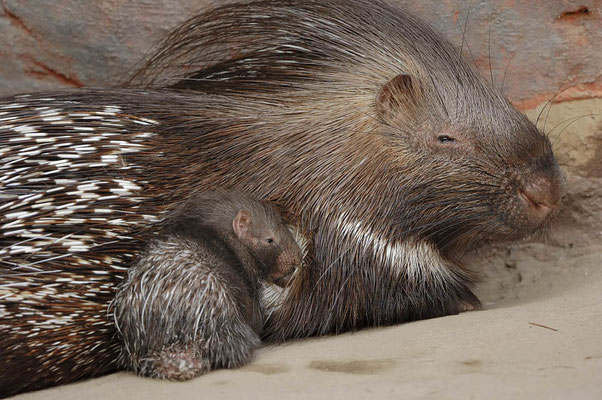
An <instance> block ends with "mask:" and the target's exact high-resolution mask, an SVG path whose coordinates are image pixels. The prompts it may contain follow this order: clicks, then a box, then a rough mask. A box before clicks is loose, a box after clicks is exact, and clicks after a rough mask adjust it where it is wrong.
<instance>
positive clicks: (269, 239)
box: [265, 238, 274, 243]
mask: <svg viewBox="0 0 602 400" xmlns="http://www.w3.org/2000/svg"><path fill="white" fill-rule="evenodd" d="M265 241H266V242H268V243H274V239H272V238H268V239H266V240H265Z"/></svg>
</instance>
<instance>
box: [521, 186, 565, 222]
mask: <svg viewBox="0 0 602 400" xmlns="http://www.w3.org/2000/svg"><path fill="white" fill-rule="evenodd" d="M560 186H561V185H560V184H559V183H558V182H557V181H556V180H554V179H550V178H547V177H538V178H534V179H532V180H531V181H529V182H527V183H526V184H525V185H524V186H523V188H522V189H519V197H520V199H521V200H522V201H523V204H524V206H525V208H526V210H527V213H528V214H529V215H530V216H531V217H532V218H533V219H534V220H537V221H543V220H544V219H545V218H546V217H547V216H548V215H549V214H550V213H551V212H552V210H554V208H556V206H558V203H559V202H560V198H561V197H562V193H561V192H562V190H561V188H560Z"/></svg>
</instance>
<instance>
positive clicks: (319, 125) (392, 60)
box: [0, 0, 563, 392]
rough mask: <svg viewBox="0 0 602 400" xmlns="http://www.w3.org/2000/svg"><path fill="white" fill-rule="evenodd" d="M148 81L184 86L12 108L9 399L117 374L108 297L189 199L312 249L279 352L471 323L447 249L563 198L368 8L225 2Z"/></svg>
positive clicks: (293, 290)
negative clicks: (347, 335) (230, 208)
mask: <svg viewBox="0 0 602 400" xmlns="http://www.w3.org/2000/svg"><path fill="white" fill-rule="evenodd" d="M225 27H227V28H228V29H224V28H225ZM212 38H215V39H212ZM222 44H225V46H226V47H227V50H229V52H230V54H231V56H229V58H228V57H226V58H222V59H221V61H219V59H218V61H216V62H215V64H211V65H206V67H207V68H206V69H199V70H192V71H191V70H190V69H188V70H185V73H184V75H180V74H178V73H176V72H174V69H173V68H171V67H172V66H177V65H182V63H185V64H186V63H188V64H190V65H196V64H197V61H198V60H201V59H215V57H217V54H214V53H213V52H214V51H217V50H222V49H223V46H222ZM216 49H217V50H216ZM145 71H149V73H151V75H148V74H145V73H141V74H140V75H138V76H137V79H138V80H137V81H138V82H142V81H144V82H151V83H155V84H157V85H165V84H166V83H167V84H169V85H171V86H173V88H174V89H189V90H190V89H192V90H193V91H192V92H190V91H188V92H186V94H170V93H168V92H164V93H155V92H149V93H143V92H136V91H126V92H111V91H107V90H101V91H92V92H70V93H62V94H53V95H41V96H34V97H29V98H28V97H21V98H13V99H5V100H4V101H3V104H4V108H3V109H2V110H1V111H0V112H2V113H3V115H0V118H1V119H4V121H3V124H4V126H3V127H2V128H0V129H2V132H1V134H0V137H1V138H2V139H1V140H2V141H3V147H2V149H3V155H2V157H3V160H2V161H3V165H2V170H1V171H2V173H3V177H2V185H3V191H2V205H0V207H1V211H2V212H3V213H4V215H3V216H2V221H1V223H2V225H0V229H2V239H1V240H2V244H3V247H2V250H3V252H4V253H3V254H2V256H3V258H2V268H3V270H4V271H3V274H2V275H3V276H2V279H3V286H2V290H3V293H2V300H1V302H2V303H1V304H2V307H3V308H2V309H1V310H2V313H3V315H4V317H3V323H2V327H1V328H0V329H2V331H1V332H0V334H1V335H2V337H3V340H4V341H5V342H6V343H8V344H9V346H3V347H2V348H1V349H0V352H3V353H2V354H0V357H2V359H4V360H7V364H6V365H7V367H6V368H4V369H3V370H2V371H1V372H0V381H1V382H2V383H4V382H10V383H11V384H12V385H13V386H12V387H11V389H12V390H13V392H14V391H16V390H23V388H24V387H29V388H33V387H40V386H43V385H48V384H52V383H58V382H67V381H70V380H74V379H77V378H80V377H83V376H90V375H92V374H94V373H102V372H105V371H107V370H111V369H113V368H115V367H116V366H115V365H114V364H112V360H113V359H114V358H115V357H116V351H117V344H116V343H115V341H114V340H113V332H114V326H113V324H112V321H111V320H110V319H109V318H107V317H106V315H105V312H106V308H107V304H108V303H109V302H110V300H111V299H112V296H113V295H114V287H115V285H116V284H117V283H118V282H119V281H120V279H122V277H123V269H125V268H127V266H128V265H129V263H130V262H131V260H132V259H133V258H134V256H135V254H136V251H138V250H139V249H140V246H141V244H142V243H143V242H144V240H146V238H147V232H148V227H149V224H150V223H152V222H153V221H155V220H156V219H158V218H160V213H161V212H162V211H164V210H165V209H166V208H168V207H170V206H171V205H172V204H175V203H178V202H179V201H182V199H184V198H186V197H188V196H189V195H190V193H192V192H195V191H200V190H206V189H208V188H222V189H229V188H234V189H238V190H241V191H246V192H252V193H254V194H255V195H257V196H258V197H265V198H269V199H271V200H272V201H275V202H277V203H278V204H280V205H281V207H282V210H284V211H285V212H286V215H287V216H288V217H289V218H290V220H291V221H293V222H294V223H296V224H297V225H298V226H299V228H300V229H301V230H302V231H304V232H306V233H307V235H308V237H309V239H310V243H309V246H308V248H309V250H310V256H311V258H312V260H313V261H311V262H310V263H309V264H308V265H307V266H305V267H304V268H302V270H301V271H300V273H299V274H298V275H297V276H296V278H295V279H293V280H292V282H291V284H290V287H289V289H288V291H287V292H286V295H285V296H284V298H283V299H281V300H282V304H281V306H280V307H279V309H277V310H276V311H275V312H274V313H273V314H271V317H270V318H269V320H268V324H267V330H266V332H265V334H266V336H267V337H269V338H270V339H272V340H283V339H286V338H291V337H299V336H306V335H314V334H324V333H328V332H340V331H344V330H347V329H357V328H360V327H363V326H367V325H382V324H391V323H396V322H401V321H407V320H412V319H418V318H428V317H434V316H439V315H445V314H450V313H456V312H459V311H461V310H463V309H466V308H471V307H476V306H477V305H478V300H477V299H476V297H475V296H474V295H473V294H472V292H471V279H470V274H469V273H468V271H467V270H466V269H464V268H463V267H462V266H461V265H459V264H458V262H457V257H458V255H459V254H461V253H462V252H463V251H464V250H465V249H466V248H467V247H476V246H479V245H481V244H482V243H483V242H486V241H488V240H504V239H517V238H520V237H523V236H525V235H527V234H530V233H532V232H533V231H535V230H537V229H539V228H540V227H542V226H544V225H545V224H546V223H547V221H548V220H549V219H550V217H551V215H552V214H553V212H554V210H555V209H556V208H557V204H558V201H559V198H560V197H561V194H562V192H563V182H562V178H561V176H560V173H559V171H558V167H557V164H556V161H555V159H554V157H553V154H552V151H551V146H550V143H549V141H548V139H547V138H546V136H545V135H543V134H542V133H540V132H538V130H537V129H536V128H535V126H533V125H532V124H531V123H530V122H529V121H527V119H526V118H525V117H524V116H522V115H521V114H520V113H519V112H518V111H516V110H515V109H514V108H513V107H512V106H511V105H510V104H509V103H508V102H507V101H506V100H505V99H504V98H503V97H502V96H501V95H499V94H498V93H497V92H496V91H495V90H493V89H492V88H490V87H488V85H487V84H486V83H485V82H484V80H482V79H481V78H480V77H479V76H478V75H477V73H476V72H475V71H474V69H473V68H472V67H470V66H469V65H468V64H467V63H466V62H464V61H463V60H462V58H461V57H460V56H459V55H458V53H457V52H456V51H455V50H454V49H453V47H452V46H451V45H450V44H449V43H448V42H447V41H445V40H444V39H443V38H442V37H440V36H439V35H438V34H436V33H435V32H434V31H433V30H432V29H431V28H430V27H428V26H427V25H425V24H424V23H422V22H420V21H418V20H416V19H414V18H413V17H411V16H409V15H408V14H407V13H406V12H404V11H402V10H399V9H396V8H393V7H390V6H388V5H386V4H383V3H381V2H378V1H371V2H368V1H360V0H358V1H337V0H334V1H329V2H324V3H323V2H317V1H294V2H293V1H278V2H277V1H261V2H256V3H246V4H244V5H226V6H222V7H219V8H218V9H216V10H215V11H210V12H208V13H206V14H204V15H201V16H200V17H198V18H196V19H195V20H193V21H191V22H189V23H187V24H185V25H184V26H183V28H181V29H179V30H176V31H175V33H174V34H172V35H171V36H170V37H169V38H168V41H167V42H166V44H165V46H164V47H163V48H162V49H160V50H159V51H158V53H157V55H156V56H155V57H153V58H152V59H151V61H150V63H149V64H148V65H147V66H146V69H145ZM155 72H157V73H156V74H155ZM174 79H175V80H174ZM216 94H221V96H217V95H216ZM45 98H53V99H54V100H45ZM39 107H48V108H47V109H38V108H39ZM116 107H117V108H116ZM11 118H15V119H13V120H10V119H11ZM140 118H143V119H140ZM144 118H150V119H152V121H149V120H146V119H144ZM7 119H8V120H7ZM90 129H92V130H90ZM39 171H40V172H39ZM32 174H34V175H32ZM40 174H41V175H40ZM40 179H41V180H40ZM10 253H12V254H10ZM48 304H53V306H52V308H48V307H47V305H48ZM74 310H75V311H74ZM32 335H33V336H32ZM2 374H4V375H2ZM32 374H35V376H36V377H37V378H38V379H37V380H35V381H31V383H30V384H29V386H27V385H28V384H27V383H24V382H25V381H29V379H30V378H29V376H31V375H32ZM15 387H16V389H15Z"/></svg>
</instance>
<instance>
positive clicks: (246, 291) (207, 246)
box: [113, 192, 301, 380]
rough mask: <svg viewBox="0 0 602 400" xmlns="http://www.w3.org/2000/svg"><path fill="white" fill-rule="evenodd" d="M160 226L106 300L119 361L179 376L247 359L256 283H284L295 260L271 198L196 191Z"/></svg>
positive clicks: (257, 305) (257, 311) (254, 339)
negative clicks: (117, 338) (111, 300)
mask: <svg viewBox="0 0 602 400" xmlns="http://www.w3.org/2000/svg"><path fill="white" fill-rule="evenodd" d="M161 225H162V226H163V229H162V230H161V232H160V235H159V236H158V237H156V238H153V239H151V241H150V244H149V245H148V246H147V247H146V248H145V249H144V250H143V251H142V253H141V254H140V256H139V257H138V260H137V261H136V262H135V263H134V265H133V266H131V267H130V269H129V270H128V277H127V278H126V279H125V281H124V283H123V284H122V285H120V287H119V290H118V292H117V295H116V297H115V302H114V306H113V308H114V310H115V313H114V315H115V323H116V324H117V327H118V330H119V333H120V338H121V340H122V346H123V351H122V357H123V360H124V364H125V365H126V366H127V367H128V368H131V369H133V370H134V371H136V372H137V373H138V374H140V375H145V376H151V377H155V378H164V379H172V380H185V379H190V378H193V377H195V376H198V375H200V374H203V373H205V372H207V371H209V370H211V369H214V368H232V367H236V366H240V365H242V364H244V363H246V362H248V360H249V359H250V358H251V357H252V355H253V352H254V351H255V349H256V348H257V347H258V346H259V345H260V343H261V339H260V335H261V329H262V327H263V321H264V315H265V314H264V313H265V311H266V310H265V307H264V306H265V305H264V304H262V289H263V287H264V286H265V285H266V284H269V283H271V282H275V283H276V284H278V285H279V286H281V287H284V286H285V285H286V282H287V280H288V279H290V276H291V275H292V273H293V272H294V271H295V269H296V268H297V267H298V266H299V265H300V264H301V249H300V248H299V246H298V245H297V243H296V242H295V239H294V238H293V235H292V234H291V232H290V231H289V230H288V228H287V226H286V225H285V224H284V223H283V221H282V218H281V217H280V215H279V214H278V212H276V210H275V209H274V208H273V207H272V206H271V205H270V204H268V203H265V202H260V201H258V200H256V199H254V198H252V197H250V196H248V195H244V194H242V193H229V192H217V193H213V192H211V193H204V194H203V195H201V196H197V197H195V198H194V199H192V200H191V201H190V202H189V203H188V204H186V205H185V206H183V207H182V208H181V209H178V210H177V211H175V212H173V213H171V215H167V216H165V217H164V219H163V223H162V224H161Z"/></svg>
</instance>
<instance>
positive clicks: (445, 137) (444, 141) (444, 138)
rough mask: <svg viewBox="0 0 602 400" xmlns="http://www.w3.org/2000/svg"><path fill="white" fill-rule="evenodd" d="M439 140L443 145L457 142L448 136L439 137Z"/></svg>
mask: <svg viewBox="0 0 602 400" xmlns="http://www.w3.org/2000/svg"><path fill="white" fill-rule="evenodd" d="M437 140H439V142H441V143H451V142H455V141H456V139H454V138H453V137H449V136H447V135H441V136H439V137H437Z"/></svg>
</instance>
